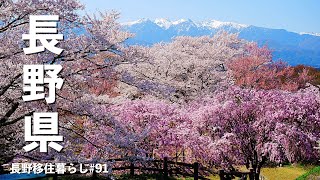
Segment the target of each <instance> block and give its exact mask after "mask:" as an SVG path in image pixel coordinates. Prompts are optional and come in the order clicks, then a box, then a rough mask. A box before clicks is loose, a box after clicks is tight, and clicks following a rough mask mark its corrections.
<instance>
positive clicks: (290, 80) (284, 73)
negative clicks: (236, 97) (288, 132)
mask: <svg viewBox="0 0 320 180" xmlns="http://www.w3.org/2000/svg"><path fill="white" fill-rule="evenodd" d="M228 67H229V69H230V70H231V71H230V72H231V73H230V74H231V76H232V77H233V78H234V80H235V84H237V85H239V86H242V87H249V88H250V87H253V88H258V89H282V90H289V91H296V90H298V89H301V88H304V87H306V84H307V83H311V82H313V81H314V80H315V78H316V77H315V75H312V74H311V73H309V70H311V69H310V68H306V67H303V68H302V67H301V66H300V67H297V68H296V67H290V66H288V65H287V64H286V63H284V62H282V61H273V60H272V53H271V51H270V50H269V49H268V48H267V47H262V48H259V47H258V46H257V44H255V43H250V44H248V45H247V47H246V52H245V53H244V54H243V55H242V56H241V57H237V58H235V59H234V60H232V61H230V62H229V63H228Z"/></svg>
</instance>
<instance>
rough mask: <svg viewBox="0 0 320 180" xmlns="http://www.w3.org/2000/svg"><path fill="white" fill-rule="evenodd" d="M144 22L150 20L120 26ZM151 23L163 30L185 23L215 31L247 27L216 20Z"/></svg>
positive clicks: (161, 20) (159, 19) (130, 23)
mask: <svg viewBox="0 0 320 180" xmlns="http://www.w3.org/2000/svg"><path fill="white" fill-rule="evenodd" d="M146 21H150V20H149V19H140V20H137V21H132V22H126V23H122V25H126V26H132V25H135V24H140V23H143V22H146ZM152 22H153V23H155V24H156V25H158V26H159V27H161V28H164V29H169V28H170V27H171V26H177V25H180V24H185V23H190V24H192V25H195V26H197V27H205V28H210V29H217V28H221V27H223V26H230V27H233V28H236V29H241V28H245V27H248V25H244V24H238V23H234V22H222V21H217V20H209V21H202V22H194V21H192V20H190V19H179V20H176V21H171V20H168V19H164V18H158V19H155V20H154V21H152Z"/></svg>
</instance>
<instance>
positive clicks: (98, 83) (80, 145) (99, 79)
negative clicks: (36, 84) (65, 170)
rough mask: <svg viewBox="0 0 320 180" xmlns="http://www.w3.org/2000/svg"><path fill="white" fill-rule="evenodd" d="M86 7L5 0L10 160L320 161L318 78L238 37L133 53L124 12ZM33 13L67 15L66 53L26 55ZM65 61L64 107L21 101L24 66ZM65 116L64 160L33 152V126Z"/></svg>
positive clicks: (3, 123) (3, 149)
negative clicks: (28, 134) (27, 132)
mask: <svg viewBox="0 0 320 180" xmlns="http://www.w3.org/2000/svg"><path fill="white" fill-rule="evenodd" d="M82 8H83V6H82V5H81V4H79V2H78V1H76V0H71V1H69V0H68V1H66V0H34V1H32V2H30V1H27V0H18V1H13V0H12V1H11V0H8V1H0V10H1V11H0V38H1V40H2V42H3V43H1V44H0V60H1V63H0V71H1V76H0V77H1V81H0V142H1V143H0V144H1V145H0V163H1V164H2V163H6V162H9V161H11V160H12V159H14V158H15V157H17V156H24V157H31V156H32V157H33V158H34V159H35V158H38V160H46V159H48V158H49V159H55V160H57V161H83V160H99V161H102V160H104V159H107V158H114V157H124V156H135V157H140V158H145V157H155V158H162V157H164V156H170V157H175V158H179V160H183V161H187V162H193V161H198V162H201V163H202V164H203V165H204V166H207V167H217V168H221V167H223V168H229V169H230V168H231V169H232V168H234V167H235V166H236V165H245V166H246V167H247V168H253V169H254V171H255V172H256V173H257V176H259V173H260V169H261V167H262V166H263V165H264V164H265V163H267V162H277V163H279V162H297V161H314V160H316V159H317V158H319V153H318V152H317V151H315V150H314V147H315V146H316V141H317V140H319V139H320V137H319V136H320V132H319V131H320V95H319V87H318V86H317V85H319V83H318V82H319V72H318V71H317V70H315V69H313V68H310V67H304V66H298V67H290V66H288V65H286V64H285V63H282V62H274V61H272V54H271V52H270V50H268V49H267V48H266V47H262V48H259V47H258V46H257V45H256V44H255V43H252V42H247V41H245V40H242V39H240V38H238V37H237V35H236V34H228V33H225V32H221V33H218V34H216V35H214V36H204V37H177V38H175V39H174V40H173V41H172V42H170V43H160V44H156V45H154V46H151V47H141V46H125V45H124V44H125V41H126V39H127V38H130V37H131V36H132V34H130V33H127V32H124V31H122V30H121V26H120V25H119V24H118V23H117V18H118V14H117V13H114V12H112V13H105V14H104V13H102V14H100V16H99V17H91V16H85V17H82V16H80V15H79V14H78V13H77V12H78V10H80V9H82ZM31 14H57V15H59V16H60V24H59V32H62V33H64V34H65V40H64V41H63V42H61V43H60V45H59V46H60V47H61V48H63V49H64V52H63V53H62V54H61V55H58V56H54V55H52V53H48V52H44V53H41V54H34V55H24V54H23V52H22V48H23V47H25V46H26V44H25V43H24V42H23V41H22V39H21V35H22V34H23V33H26V32H27V30H28V23H29V22H28V16H29V15H31ZM39 63H45V64H46V63H47V64H48V63H49V64H55V63H59V64H61V65H62V66H63V72H62V73H61V74H60V75H61V76H62V78H63V79H64V80H65V84H64V86H63V88H62V89H61V90H59V91H57V96H56V97H57V100H56V103H54V104H51V105H47V104H46V103H45V102H44V101H35V102H28V103H25V102H23V101H22V98H21V96H22V66H23V64H39ZM52 110H54V111H58V112H59V115H60V116H59V117H60V121H59V123H60V124H59V125H60V126H59V128H60V132H61V133H63V135H64V137H65V141H64V147H65V148H64V149H63V151H62V152H61V153H56V152H54V151H50V152H49V153H48V154H43V153H38V152H36V151H34V152H32V153H25V152H23V151H22V146H24V145H25V142H24V137H23V131H24V129H23V119H24V116H26V115H31V114H32V113H33V112H35V111H38V112H39V111H52Z"/></svg>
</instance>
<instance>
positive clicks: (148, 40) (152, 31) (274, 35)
mask: <svg viewBox="0 0 320 180" xmlns="http://www.w3.org/2000/svg"><path fill="white" fill-rule="evenodd" d="M122 26H123V27H124V29H125V30H127V31H130V32H132V33H135V34H136V36H135V37H134V38H133V39H131V40H129V41H128V43H129V44H139V45H147V46H148V45H152V44H155V43H158V42H169V41H171V39H172V38H173V37H176V36H182V35H184V36H203V35H213V34H215V33H217V32H218V31H220V30H225V31H227V32H230V33H239V37H240V38H243V39H246V40H248V41H255V42H257V43H258V44H259V45H268V47H269V48H270V49H272V50H273V51H274V52H273V55H274V59H282V60H283V61H286V62H288V64H290V65H297V64H305V65H310V66H314V67H317V68H320V34H319V33H304V32H302V33H296V32H289V31H287V30H284V29H270V28H263V27H257V26H252V25H244V24H240V23H234V22H222V21H217V20H207V21H192V20H191V19H180V20H175V21H171V20H168V19H164V18H159V19H155V20H150V19H139V20H137V21H132V22H126V23H122Z"/></svg>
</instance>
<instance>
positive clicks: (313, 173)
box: [296, 166, 320, 180]
mask: <svg viewBox="0 0 320 180" xmlns="http://www.w3.org/2000/svg"><path fill="white" fill-rule="evenodd" d="M316 178H319V179H320V166H317V167H314V168H313V169H311V170H310V171H308V172H306V173H304V174H303V175H301V176H299V177H298V178H297V179H296V180H309V179H316Z"/></svg>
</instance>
